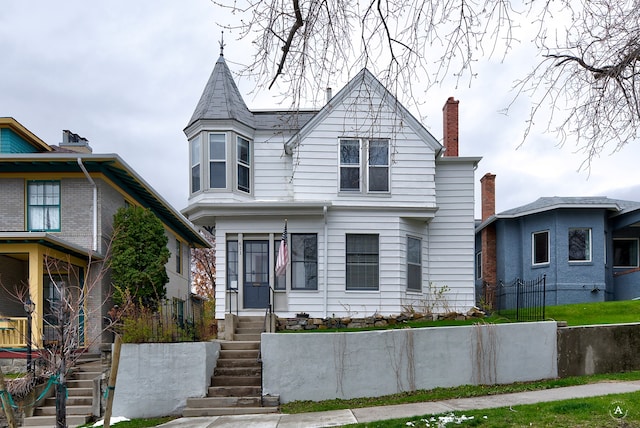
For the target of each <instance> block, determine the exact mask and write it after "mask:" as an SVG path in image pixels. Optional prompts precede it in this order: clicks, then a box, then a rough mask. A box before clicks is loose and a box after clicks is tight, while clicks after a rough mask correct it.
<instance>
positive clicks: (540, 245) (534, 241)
mask: <svg viewBox="0 0 640 428" xmlns="http://www.w3.org/2000/svg"><path fill="white" fill-rule="evenodd" d="M531 263H532V264H534V265H542V264H547V263H549V231H548V230H544V231H541V232H533V233H532V234H531Z"/></svg>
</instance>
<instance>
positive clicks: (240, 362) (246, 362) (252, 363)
mask: <svg viewBox="0 0 640 428" xmlns="http://www.w3.org/2000/svg"><path fill="white" fill-rule="evenodd" d="M216 367H257V368H260V362H259V361H258V360H257V358H226V359H221V360H218V362H217V366H216Z"/></svg>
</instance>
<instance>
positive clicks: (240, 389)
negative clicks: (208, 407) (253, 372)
mask: <svg viewBox="0 0 640 428" xmlns="http://www.w3.org/2000/svg"><path fill="white" fill-rule="evenodd" d="M261 391H262V388H261V387H260V386H259V385H258V386H210V387H209V388H208V389H207V396H209V397H249V396H251V397H259V396H260V393H261Z"/></svg>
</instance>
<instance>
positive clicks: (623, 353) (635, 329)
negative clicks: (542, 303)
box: [558, 323, 640, 377]
mask: <svg viewBox="0 0 640 428" xmlns="http://www.w3.org/2000/svg"><path fill="white" fill-rule="evenodd" d="M629 370H640V323H637V324H612V325H593V326H581V327H565V328H561V329H558V375H559V376H560V377H567V376H582V375H590V374H598V373H615V372H622V371H629Z"/></svg>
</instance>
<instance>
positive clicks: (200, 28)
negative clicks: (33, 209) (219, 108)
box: [0, 0, 640, 216]
mask: <svg viewBox="0 0 640 428" xmlns="http://www.w3.org/2000/svg"><path fill="white" fill-rule="evenodd" d="M225 20H227V19H226V18H225V12H224V11H221V10H219V9H218V8H217V7H216V6H215V5H213V4H212V3H211V2H210V1H209V0H188V1H184V0H182V1H179V0H135V1H131V0H110V1H108V2H88V1H86V0H65V1H63V2H55V1H51V0H30V1H24V0H2V13H1V14H0V117H3V116H8V117H14V118H15V119H16V120H18V122H20V123H21V124H22V125H24V126H25V127H27V128H28V129H29V130H31V131H32V132H33V133H34V134H36V135H37V136H38V137H40V138H41V139H43V140H44V141H45V142H47V143H48V144H59V143H60V141H61V140H62V130H63V129H69V130H71V131H72V132H75V133H77V134H79V135H81V136H83V137H85V138H87V139H88V140H89V142H90V145H91V147H92V148H93V151H94V153H117V154H118V155H120V156H121V157H122V158H123V159H124V160H125V162H127V163H128V164H129V165H130V166H131V167H132V168H134V169H135V170H136V171H137V172H138V174H140V175H141V176H142V177H143V178H144V179H145V180H146V181H147V182H148V183H149V184H150V185H151V186H152V187H153V188H154V189H155V190H156V191H157V192H159V193H160V194H161V195H162V196H163V197H164V198H165V199H166V200H167V201H169V202H170V203H171V204H172V205H173V206H174V207H175V208H176V209H178V210H181V209H183V208H184V207H186V205H187V197H188V164H187V162H188V160H187V154H188V153H187V141H186V137H185V135H184V133H183V129H184V127H185V126H186V125H187V121H188V120H189V119H190V117H191V115H192V113H193V110H194V108H195V106H196V103H197V102H198V100H199V98H200V95H201V93H202V90H203V88H204V85H205V83H206V81H207V79H208V77H209V75H210V73H211V71H212V70H213V66H214V64H215V61H216V60H217V58H218V55H219V52H220V49H219V44H218V42H219V40H220V28H219V27H218V26H217V25H216V23H218V22H224V21H225ZM225 43H226V49H225V59H226V61H227V64H228V65H229V67H230V68H231V70H232V71H239V70H240V69H241V66H240V65H238V64H242V63H247V62H248V61H249V53H250V52H251V45H250V43H249V41H248V40H243V41H238V40H235V35H233V34H229V32H226V33H225ZM534 59H535V58H532V52H531V51H529V50H527V49H526V47H525V46H523V47H522V48H521V49H517V50H516V51H514V52H512V54H510V55H509V56H507V58H506V60H505V61H504V62H503V63H502V64H500V63H499V61H497V60H496V61H489V62H486V63H480V64H479V65H478V67H477V69H476V71H477V72H478V77H477V78H476V79H475V80H474V81H473V82H472V84H471V88H469V87H468V85H466V84H463V85H461V86H462V87H458V88H456V85H455V82H454V81H453V80H452V81H450V82H444V83H443V85H442V86H441V87H438V88H435V89H433V90H431V91H429V92H428V93H426V94H424V93H423V94H419V95H418V96H419V98H420V99H421V101H422V102H423V106H422V107H421V111H420V112H413V113H414V114H415V115H416V116H423V117H425V119H424V121H423V123H424V124H425V126H426V127H427V129H428V130H429V131H430V132H431V133H432V134H433V135H434V136H435V137H436V138H437V139H439V140H441V138H442V106H443V105H444V102H445V101H446V99H447V97H449V96H453V97H455V98H456V99H457V100H460V155H461V156H482V157H483V160H482V161H481V162H480V165H479V167H478V170H477V171H476V180H479V179H480V178H481V177H482V176H483V175H484V174H485V173H486V172H491V173H494V174H496V176H497V177H496V188H497V189H496V193H497V194H496V208H497V211H498V212H500V211H504V210H507V209H510V208H514V207H516V206H519V205H523V204H526V203H529V202H532V201H533V200H535V199H537V198H538V197H541V196H594V195H603V196H609V197H614V198H621V199H631V200H636V201H640V193H639V192H640V174H638V159H640V156H639V155H640V144H638V143H635V144H632V145H629V146H627V147H626V148H624V149H623V150H622V151H621V152H618V153H615V154H613V155H611V156H609V155H608V153H607V154H605V155H603V156H602V157H601V158H598V159H595V160H594V162H593V164H592V169H591V171H590V173H588V172H585V171H582V172H578V168H579V167H580V165H581V163H582V161H583V160H584V156H583V155H582V154H581V153H574V152H575V146H573V145H572V143H571V142H569V143H568V144H566V145H565V147H563V148H558V147H557V145H556V141H554V139H553V138H552V136H551V135H544V134H543V133H541V132H536V133H534V134H533V135H532V136H531V137H530V138H529V139H528V140H527V141H526V142H525V144H524V146H522V147H520V148H519V149H517V147H518V145H519V144H520V142H521V137H522V131H523V127H524V125H525V121H526V119H527V116H526V112H527V105H526V100H523V101H522V102H519V103H517V104H516V106H515V109H514V110H513V111H512V112H511V113H510V115H509V116H505V115H503V114H501V113H499V111H501V110H502V109H503V108H504V107H506V106H507V104H508V103H509V102H510V100H511V98H512V96H513V94H512V93H511V91H510V88H511V86H512V82H513V81H514V80H515V79H517V78H521V77H523V76H524V74H525V73H526V71H527V70H528V69H529V68H530V67H531V66H532V65H533V60H534ZM237 83H238V85H239V87H240V91H241V92H242V94H243V96H244V98H245V102H246V103H247V105H248V106H249V108H250V109H265V108H277V106H276V105H274V104H273V103H275V101H276V100H277V99H278V98H277V94H271V93H269V92H268V91H266V90H264V91H262V92H260V93H259V95H256V94H253V93H252V91H253V90H254V87H253V83H252V82H250V81H238V80H237ZM345 83H346V82H335V84H333V85H332V86H333V91H334V94H335V93H336V92H337V91H338V90H339V89H340V88H342V86H344V84H345ZM401 101H402V100H401ZM308 107H318V106H311V105H309V106H308ZM476 187H477V189H479V187H480V186H479V181H477V186H476ZM479 197H480V195H479V191H476V206H477V207H478V208H477V209H476V214H477V216H479Z"/></svg>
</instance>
